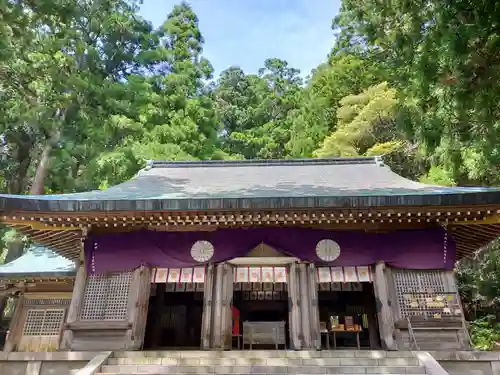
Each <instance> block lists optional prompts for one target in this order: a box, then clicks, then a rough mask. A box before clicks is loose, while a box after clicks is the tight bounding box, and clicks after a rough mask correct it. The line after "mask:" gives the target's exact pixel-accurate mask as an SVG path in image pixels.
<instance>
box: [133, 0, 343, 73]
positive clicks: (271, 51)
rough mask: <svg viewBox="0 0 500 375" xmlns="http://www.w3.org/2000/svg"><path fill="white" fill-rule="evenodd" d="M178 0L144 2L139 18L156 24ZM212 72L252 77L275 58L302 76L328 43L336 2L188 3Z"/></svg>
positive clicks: (323, 54) (322, 55) (209, 0)
mask: <svg viewBox="0 0 500 375" xmlns="http://www.w3.org/2000/svg"><path fill="white" fill-rule="evenodd" d="M178 3H180V0H178V1H177V0H144V2H143V5H142V7H141V14H142V16H143V17H144V18H146V19H148V20H150V21H152V22H153V24H154V25H155V26H158V25H160V24H161V23H162V22H163V21H164V20H165V18H166V16H167V15H168V13H169V12H170V11H171V9H172V7H173V6H174V5H175V4H178ZM188 3H189V4H191V6H192V7H193V9H194V11H195V12H196V14H197V15H198V18H199V20H200V29H201V31H202V33H203V36H204V38H205V46H204V56H205V57H206V58H208V59H209V60H210V62H211V63H212V65H213V66H214V68H215V72H216V74H218V73H220V72H221V71H222V70H224V69H226V68H228V67H229V66H231V65H237V66H240V67H241V68H243V70H244V71H245V72H246V73H256V72H257V70H258V69H259V68H260V67H262V66H263V63H264V60H265V59H266V58H269V57H277V58H281V59H284V60H286V61H288V63H289V64H290V66H292V67H294V68H297V69H300V70H301V72H302V75H304V76H305V75H307V74H308V73H309V72H310V70H311V69H313V68H315V67H316V66H317V65H318V64H319V63H321V62H322V61H324V60H325V59H326V55H327V54H328V52H329V51H330V49H331V47H332V45H333V40H334V38H333V33H332V30H331V28H330V26H331V22H332V18H333V17H334V16H335V15H336V14H337V12H338V9H339V6H340V1H339V0H189V1H188Z"/></svg>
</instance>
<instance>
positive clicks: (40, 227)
mask: <svg viewBox="0 0 500 375" xmlns="http://www.w3.org/2000/svg"><path fill="white" fill-rule="evenodd" d="M3 223H4V224H6V225H8V226H29V227H31V228H33V229H36V230H52V231H68V230H81V228H80V227H78V226H69V225H68V226H64V227H63V226H49V225H47V224H46V223H42V222H40V221H24V220H12V219H6V220H3Z"/></svg>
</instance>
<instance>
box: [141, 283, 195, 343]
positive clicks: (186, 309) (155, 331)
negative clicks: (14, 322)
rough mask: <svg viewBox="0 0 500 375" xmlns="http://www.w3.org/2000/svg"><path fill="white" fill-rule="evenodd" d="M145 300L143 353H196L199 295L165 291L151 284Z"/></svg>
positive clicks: (162, 286) (164, 288) (160, 286)
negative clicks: (152, 290) (179, 350)
mask: <svg viewBox="0 0 500 375" xmlns="http://www.w3.org/2000/svg"><path fill="white" fill-rule="evenodd" d="M154 285H155V286H153V288H154V287H156V290H155V293H152V294H153V295H152V296H151V297H150V298H149V309H148V318H147V323H146V334H145V338H144V349H159V348H182V349H199V348H200V345H201V324H202V315H203V292H202V291H166V284H154Z"/></svg>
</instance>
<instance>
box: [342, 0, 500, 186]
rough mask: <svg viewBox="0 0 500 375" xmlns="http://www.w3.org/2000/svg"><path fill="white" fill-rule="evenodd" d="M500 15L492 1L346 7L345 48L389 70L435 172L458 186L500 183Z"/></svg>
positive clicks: (349, 2) (350, 2) (348, 2)
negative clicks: (499, 142) (499, 179)
mask: <svg viewBox="0 0 500 375" xmlns="http://www.w3.org/2000/svg"><path fill="white" fill-rule="evenodd" d="M499 17H500V8H499V7H498V6H497V5H496V3H495V2H492V1H475V2H470V1H465V0H461V1H460V0H459V1H457V2H454V3H453V4H447V3H442V2H439V1H428V2H425V3H424V2H418V1H416V2H412V3H408V2H405V1H395V2H392V3H391V4H390V6H388V4H387V3H384V2H379V1H375V0H368V1H364V2H362V3H360V2H359V1H356V0H344V1H343V2H342V7H341V11H340V14H339V16H338V17H336V19H335V20H334V28H335V29H336V31H337V33H338V41H339V48H341V49H343V50H347V51H351V52H352V53H358V54H360V55H361V56H365V57H367V58H370V59H372V60H374V61H376V62H378V63H380V64H383V65H385V66H386V67H387V70H388V72H390V74H391V77H390V79H391V82H393V83H395V84H397V88H399V89H400V91H401V93H402V94H403V96H404V98H405V102H406V103H405V104H406V105H408V106H409V109H410V110H411V112H413V113H414V116H413V117H414V118H415V119H417V121H411V122H410V123H408V124H406V126H408V125H411V127H412V129H411V130H412V132H413V133H414V134H415V136H416V137H417V139H418V140H419V143H420V145H421V146H422V148H423V149H425V152H426V154H427V155H428V157H429V159H430V161H431V163H432V165H434V166H436V167H439V168H441V169H442V170H443V172H442V173H441V175H451V176H452V177H453V180H454V182H455V183H458V184H462V185H463V184H495V183H497V182H498V173H497V165H498V163H499V161H500V150H499V149H498V142H497V139H498V137H499V135H500V134H499V133H498V129H499V123H498V119H499V118H500V117H499V114H500V112H499V110H500V107H499V100H498V98H499V97H500V87H499V86H498V84H497V82H498V81H499V78H500V54H499V51H500V48H499V47H500V32H499V30H498V25H497V23H498V21H497V20H498V19H499Z"/></svg>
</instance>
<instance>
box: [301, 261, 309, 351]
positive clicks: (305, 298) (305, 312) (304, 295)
mask: <svg viewBox="0 0 500 375" xmlns="http://www.w3.org/2000/svg"><path fill="white" fill-rule="evenodd" d="M298 279H299V293H300V318H301V321H302V324H301V327H302V332H301V333H302V337H303V340H302V348H304V349H310V348H311V347H312V341H311V318H310V306H311V296H310V293H309V292H310V290H309V280H308V279H309V278H308V275H307V265H305V264H304V263H300V264H299V278H298Z"/></svg>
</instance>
